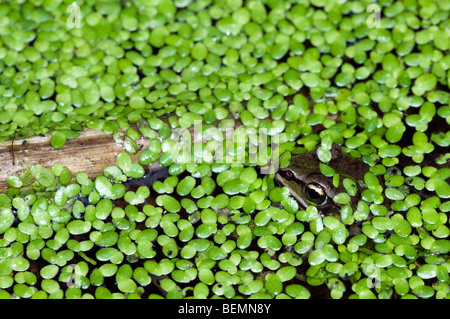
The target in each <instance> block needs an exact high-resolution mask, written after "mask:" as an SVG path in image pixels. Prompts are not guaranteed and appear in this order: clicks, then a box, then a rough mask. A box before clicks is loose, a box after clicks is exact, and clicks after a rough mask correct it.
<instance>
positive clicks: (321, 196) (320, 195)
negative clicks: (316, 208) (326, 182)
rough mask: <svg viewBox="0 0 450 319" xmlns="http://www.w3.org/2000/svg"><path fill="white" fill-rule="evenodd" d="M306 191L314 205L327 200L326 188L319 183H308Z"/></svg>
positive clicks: (308, 198) (309, 200) (307, 196)
mask: <svg viewBox="0 0 450 319" xmlns="http://www.w3.org/2000/svg"><path fill="white" fill-rule="evenodd" d="M304 192H305V195H306V198H307V200H308V202H309V203H310V204H312V205H322V204H324V203H325V202H326V201H327V194H326V193H325V190H324V189H323V187H322V186H320V185H319V184H317V183H309V184H306V185H305V189H304Z"/></svg>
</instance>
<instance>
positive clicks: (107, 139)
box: [0, 129, 149, 193]
mask: <svg viewBox="0 0 450 319" xmlns="http://www.w3.org/2000/svg"><path fill="white" fill-rule="evenodd" d="M49 140H50V134H48V136H45V137H41V136H35V137H32V138H30V139H28V140H27V141H26V143H24V141H23V140H15V141H14V142H13V143H11V141H5V142H1V143H0V193H4V192H6V191H7V190H8V188H9V185H8V183H7V178H8V176H11V175H17V174H19V173H20V172H22V171H23V170H24V169H26V168H27V167H29V166H30V165H36V164H40V165H42V166H45V167H48V168H51V166H52V165H53V164H57V163H59V164H61V165H63V166H67V168H69V170H70V171H71V172H72V175H73V176H75V175H76V174H77V173H78V172H86V173H87V174H88V175H89V177H91V178H95V177H97V176H99V175H101V174H102V173H103V170H104V168H105V167H107V166H109V165H116V157H117V155H118V154H119V153H121V152H123V151H124V149H123V147H122V145H120V144H117V143H116V142H115V141H114V139H113V137H112V135H107V134H105V133H104V132H103V131H101V130H93V129H86V130H84V131H83V132H80V136H79V137H77V138H75V139H68V140H67V142H66V145H65V146H64V147H63V148H55V147H52V146H51V145H50V141H49ZM148 142H149V140H148V139H144V138H142V139H139V140H138V141H137V144H138V146H139V147H140V148H142V149H146V148H147V147H148ZM22 143H24V145H22ZM141 145H142V147H141ZM139 154H140V151H139V152H138V153H136V154H134V155H132V156H131V158H132V160H133V161H137V160H138V157H139Z"/></svg>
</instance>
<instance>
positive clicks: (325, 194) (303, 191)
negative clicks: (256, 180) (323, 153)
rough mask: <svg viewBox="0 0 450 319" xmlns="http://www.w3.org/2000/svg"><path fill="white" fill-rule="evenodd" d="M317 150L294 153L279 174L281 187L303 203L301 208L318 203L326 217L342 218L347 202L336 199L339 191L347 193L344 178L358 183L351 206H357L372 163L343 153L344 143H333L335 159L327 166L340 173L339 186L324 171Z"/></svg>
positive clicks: (333, 156)
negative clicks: (365, 177)
mask: <svg viewBox="0 0 450 319" xmlns="http://www.w3.org/2000/svg"><path fill="white" fill-rule="evenodd" d="M317 149H318V148H315V149H314V150H313V151H311V152H309V153H304V154H295V155H292V157H291V161H290V163H289V164H288V165H287V166H285V167H283V168H280V169H278V171H277V172H276V173H275V180H276V182H277V184H278V185H279V186H280V187H286V188H287V189H288V190H289V194H290V195H291V196H292V197H293V198H294V199H296V200H297V202H298V203H299V206H300V207H299V209H303V210H304V209H306V208H307V207H308V206H315V207H316V208H317V210H318V212H319V214H320V215H321V216H322V217H326V216H333V217H336V218H338V219H339V216H340V210H341V208H342V206H343V205H341V204H338V203H335V202H334V200H333V198H334V197H335V196H336V195H337V194H339V193H343V192H344V193H345V192H347V190H346V189H345V188H344V186H343V183H342V181H343V180H344V179H345V178H349V179H351V180H352V181H353V182H354V185H352V186H356V193H355V194H354V196H351V201H350V203H348V205H350V206H351V207H352V208H353V209H356V206H357V204H358V201H359V199H360V198H361V192H362V191H363V190H364V189H365V188H366V186H365V184H364V175H365V174H366V173H367V172H368V171H369V169H370V166H369V165H368V164H366V163H364V162H363V161H362V160H361V159H358V158H354V157H352V156H351V155H349V154H347V153H345V152H343V150H342V148H341V146H339V145H337V144H333V146H332V147H331V149H330V152H331V160H330V161H329V162H328V163H326V165H328V166H330V167H331V168H333V169H334V171H335V173H337V174H339V176H340V182H339V185H338V186H337V187H335V186H334V184H333V177H327V176H325V175H323V174H322V173H321V171H320V163H321V161H320V159H319V157H318V155H317Z"/></svg>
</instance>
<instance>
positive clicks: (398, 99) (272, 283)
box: [0, 1, 450, 299]
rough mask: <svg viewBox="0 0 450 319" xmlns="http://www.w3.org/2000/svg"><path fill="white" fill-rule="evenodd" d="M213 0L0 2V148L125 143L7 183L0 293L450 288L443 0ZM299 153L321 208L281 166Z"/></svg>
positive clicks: (1, 210)
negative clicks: (308, 201) (372, 15)
mask: <svg viewBox="0 0 450 319" xmlns="http://www.w3.org/2000/svg"><path fill="white" fill-rule="evenodd" d="M219 2H220V1H219ZM219 2H218V1H213V2H212V3H202V2H192V3H191V2H190V1H174V2H173V3H172V2H170V1H169V2H164V3H158V2H155V3H149V4H146V6H145V7H143V6H141V4H138V3H133V4H132V5H130V6H127V8H122V6H121V4H108V5H104V4H101V3H96V1H93V2H90V3H86V4H82V5H81V9H82V13H83V15H82V21H81V22H82V23H81V28H75V29H73V30H72V29H70V28H69V27H68V25H67V21H66V19H67V16H65V15H63V14H60V13H61V12H62V11H61V10H65V9H66V8H63V7H62V6H61V8H59V7H58V4H56V3H53V2H51V1H50V2H45V3H43V5H42V6H39V8H38V7H36V8H33V6H34V4H28V3H27V4H26V5H24V4H22V3H19V2H17V1H10V2H8V4H5V5H2V6H1V7H0V11H2V12H3V13H6V15H7V16H8V21H7V22H8V23H6V24H5V25H3V27H2V29H1V31H0V33H1V35H2V37H3V38H5V41H4V43H5V45H4V47H3V48H2V50H0V56H2V58H3V60H4V65H0V69H2V76H1V77H0V128H1V129H0V141H4V143H5V145H7V144H8V143H9V141H13V140H16V141H17V140H19V141H30V139H32V137H33V136H36V135H40V136H46V135H47V136H49V137H50V139H49V144H50V145H51V146H52V147H53V148H54V151H57V149H60V148H64V147H68V144H69V143H67V140H70V139H75V142H76V139H77V137H78V136H79V132H80V131H82V130H83V129H84V128H90V129H94V130H102V131H103V132H104V133H105V134H109V135H111V137H112V138H113V140H114V141H115V142H116V143H118V144H119V145H121V146H122V147H123V150H124V151H123V152H122V153H120V154H118V156H117V165H116V166H108V167H106V168H105V169H104V171H103V174H101V175H100V176H90V175H88V174H87V173H83V172H82V173H77V174H76V175H72V173H71V171H70V170H69V168H68V167H64V166H62V165H60V164H56V165H54V166H53V167H44V166H42V165H31V166H29V167H28V168H26V169H25V170H24V171H23V172H21V173H19V174H17V175H13V176H4V179H5V180H6V181H7V183H8V185H9V187H10V188H9V190H8V191H7V192H5V193H4V194H0V298H8V297H19V298H99V299H100V298H105V299H106V298H130V299H131V298H164V297H165V298H190V297H194V298H216V297H223V298H235V297H236V298H238V297H239V298H240V297H244V298H311V297H317V296H312V295H311V293H312V291H319V293H320V295H321V296H325V298H343V297H344V296H349V297H350V298H380V299H382V298H393V297H396V298H412V297H415V298H433V297H435V298H439V299H441V298H442V299H444V298H448V294H449V289H448V282H449V269H450V268H449V267H448V264H447V262H446V261H445V256H446V255H447V254H448V253H449V251H450V244H449V240H448V238H449V236H450V230H449V227H450V226H449V225H448V223H449V221H448V218H447V215H446V214H447V213H448V211H449V207H450V206H449V204H448V203H449V201H448V198H449V197H450V186H449V183H448V179H449V176H450V174H449V172H450V170H449V168H448V163H447V161H448V159H449V155H448V153H447V152H446V147H447V146H448V144H449V140H450V139H449V138H448V129H447V128H448V124H449V122H448V114H449V112H448V110H449V109H448V102H449V95H448V92H447V91H446V87H447V86H448V74H447V73H448V72H447V71H448V65H449V63H448V58H447V57H446V54H445V53H446V52H447V51H448V44H447V43H448V34H447V33H446V32H443V28H445V22H446V20H445V19H446V14H445V13H446V6H445V5H444V4H441V3H439V5H435V4H434V3H433V2H431V3H430V4H427V6H417V5H415V4H411V3H409V1H407V2H403V3H402V2H398V3H395V4H392V5H387V6H385V7H383V10H382V21H381V22H382V23H381V25H380V27H371V26H369V24H370V23H366V22H369V20H367V19H368V15H369V11H370V10H365V9H368V5H369V4H368V3H365V1H363V2H361V3H359V2H358V3H353V2H346V3H339V4H335V5H333V6H331V7H327V6H325V2H324V1H312V2H311V3H306V2H305V3H297V4H293V3H288V2H286V1H281V2H280V3H277V4H274V3H269V4H268V3H266V4H262V3H259V2H258V1H250V2H248V3H246V4H245V5H244V4H242V3H241V2H240V1H228V2H227V3H226V4H222V3H219ZM269 2H270V1H269ZM436 3H437V2H436ZM406 5H407V7H408V14H407V16H405V12H404V10H403V9H402V7H403V6H406ZM366 7H367V8H366ZM322 8H324V9H323V10H322ZM30 9H33V10H31V11H33V12H34V13H35V14H34V16H33V19H32V23H22V22H23V21H31V20H29V19H28V18H24V17H29V11H30ZM31 11H30V12H31ZM10 12H15V13H16V14H15V15H11V14H8V13H10ZM372 22H373V21H372ZM375 22H377V21H375ZM13 25H14V26H15V27H14V28H12V26H13ZM111 26H114V28H111ZM190 26H196V27H195V28H191V27H190ZM13 29H14V30H13ZM437 34H439V36H437ZM118 35H119V36H118ZM111 39H112V41H111ZM305 41H306V42H308V41H309V46H306V47H305ZM55 61H57V62H55ZM238 120H239V121H240V123H239V121H238ZM202 122H204V123H202ZM200 123H202V127H201V128H200V129H199V130H197V128H198V127H199V124H200ZM241 124H242V126H243V127H242V126H241ZM183 130H184V131H183ZM191 130H192V132H191V133H192V136H190V137H189V138H190V139H189V138H186V139H184V138H185V137H186V136H184V135H183V134H182V133H180V132H185V133H190V131H191ZM187 135H191V134H187ZM141 139H145V140H146V141H148V147H145V149H143V148H141V145H142V143H141V142H142V141H143V140H141ZM192 139H193V140H192ZM229 139H231V143H228V142H229V141H228V140H229ZM233 139H234V140H233ZM238 141H244V142H245V143H242V144H245V145H244V146H243V145H242V144H239V143H238ZM17 145H18V144H15V145H14V149H15V148H16V147H18V146H17ZM335 145H340V146H341V150H342V152H343V153H348V156H352V157H355V158H359V159H360V163H359V164H357V165H356V164H355V165H353V162H351V161H345V160H342V159H340V158H339V156H338V158H336V157H335V155H336V154H335V149H334V146H335ZM19 147H22V148H23V147H28V143H27V142H24V143H22V144H21V145H19ZM309 152H311V154H310V155H311V156H313V157H314V159H315V161H316V163H315V164H317V167H314V171H313V173H314V178H319V177H318V176H319V175H320V178H319V179H323V178H326V179H327V181H328V182H327V185H328V186H327V187H329V188H333V189H331V190H329V191H330V192H329V193H327V194H328V195H329V196H328V197H329V198H328V200H327V201H326V202H325V203H324V204H323V206H308V207H303V206H302V204H301V203H299V202H297V200H296V199H295V198H294V197H293V196H292V193H291V192H290V190H289V188H288V187H283V186H281V185H278V184H276V181H275V178H274V175H273V174H275V173H277V169H278V167H277V165H278V166H279V167H289V164H290V163H291V162H292V161H293V159H294V157H295V156H301V155H304V154H305V153H309ZM130 154H135V155H133V156H134V157H133V156H131V155H130ZM19 156H20V157H22V155H19ZM19 156H17V157H19ZM13 157H14V155H13ZM132 158H137V161H134V160H132ZM18 160H20V161H21V162H22V161H23V160H22V158H19V159H18ZM363 163H364V165H366V166H369V168H368V170H366V169H364V167H363ZM155 165H159V166H161V167H167V172H168V173H167V174H168V175H169V177H167V175H166V176H165V177H164V179H163V178H159V177H158V174H157V173H156V174H155V175H154V176H155V180H154V181H153V180H152V178H153V177H152V176H153V175H152V174H151V173H152V172H148V170H151V171H152V170H153V167H155ZM148 173H150V174H148ZM147 174H148V175H147ZM149 180H152V182H148V181H149ZM331 194H332V195H331ZM139 265H140V266H139ZM348 283H351V284H348ZM311 286H318V287H316V288H315V290H310V288H307V287H311ZM93 287H94V288H95V289H92V288H93ZM158 287H160V288H158ZM88 289H89V291H91V293H88V292H86V291H88Z"/></svg>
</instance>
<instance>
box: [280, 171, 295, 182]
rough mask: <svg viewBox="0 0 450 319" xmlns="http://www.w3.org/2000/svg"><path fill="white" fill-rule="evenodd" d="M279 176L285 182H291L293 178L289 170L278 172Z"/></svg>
mask: <svg viewBox="0 0 450 319" xmlns="http://www.w3.org/2000/svg"><path fill="white" fill-rule="evenodd" d="M279 174H280V175H281V177H283V178H284V179H287V180H292V179H293V178H294V174H292V171H290V170H280V171H279Z"/></svg>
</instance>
